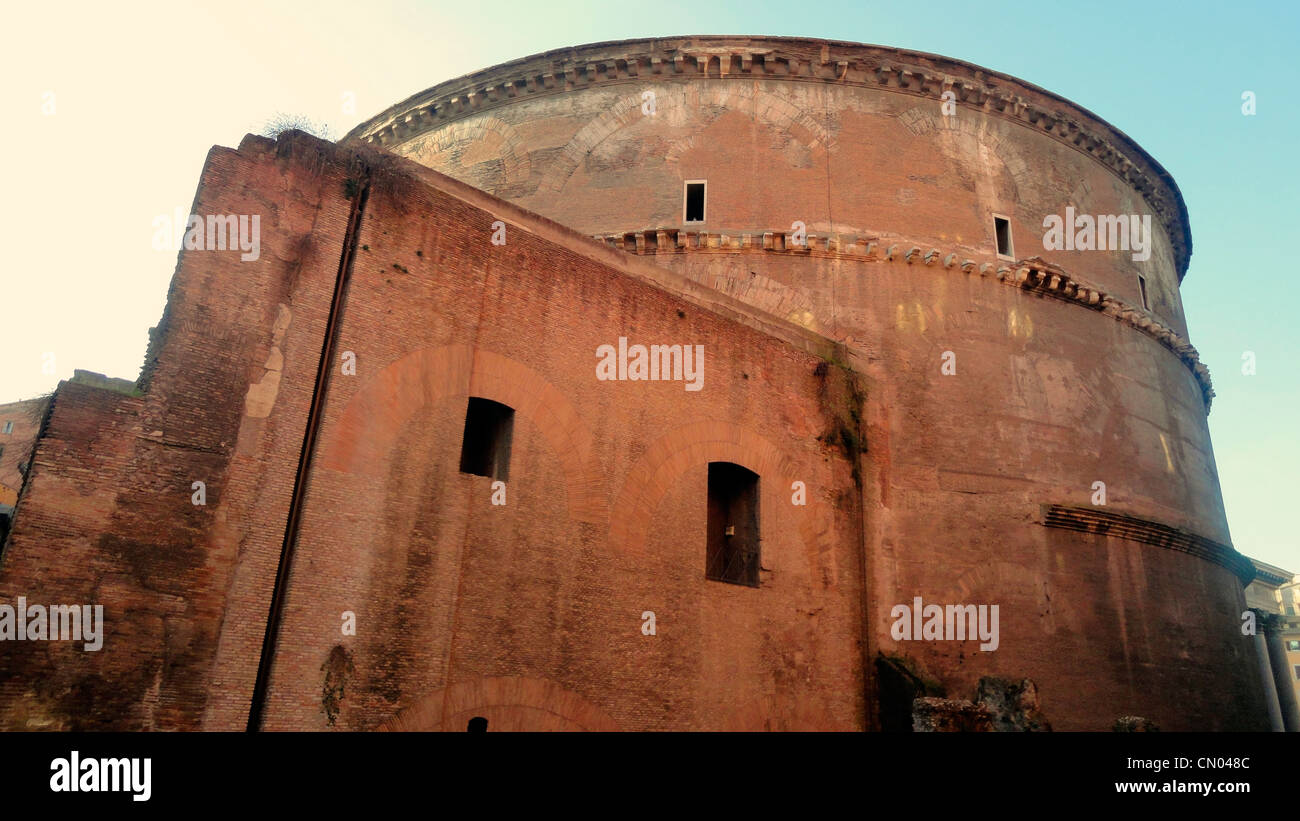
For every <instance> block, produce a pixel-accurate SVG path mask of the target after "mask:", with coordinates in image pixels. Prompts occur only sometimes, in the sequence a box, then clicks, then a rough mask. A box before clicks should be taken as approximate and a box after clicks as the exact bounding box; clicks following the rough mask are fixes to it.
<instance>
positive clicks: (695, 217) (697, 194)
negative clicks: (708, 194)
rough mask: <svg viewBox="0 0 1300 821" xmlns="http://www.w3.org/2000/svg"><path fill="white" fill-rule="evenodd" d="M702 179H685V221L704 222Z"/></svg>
mask: <svg viewBox="0 0 1300 821" xmlns="http://www.w3.org/2000/svg"><path fill="white" fill-rule="evenodd" d="M704 184H705V181H704V180H687V181H686V221H687V222H704Z"/></svg>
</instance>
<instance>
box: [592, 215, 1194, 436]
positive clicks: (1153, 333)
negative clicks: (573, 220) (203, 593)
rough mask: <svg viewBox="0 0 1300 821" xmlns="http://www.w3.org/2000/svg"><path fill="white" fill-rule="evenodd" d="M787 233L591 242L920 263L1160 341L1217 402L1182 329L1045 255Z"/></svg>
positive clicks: (663, 234)
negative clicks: (1002, 255)
mask: <svg viewBox="0 0 1300 821" xmlns="http://www.w3.org/2000/svg"><path fill="white" fill-rule="evenodd" d="M791 237H792V235H791V233H790V232H789V231H780V230H772V231H748V232H746V231H730V232H727V231H713V232H710V231H690V230H683V229H680V228H652V229H647V230H641V231H630V232H626V233H619V234H595V235H593V238H594V239H596V240H599V241H601V242H603V243H605V244H606V245H608V246H610V247H612V248H617V249H620V250H622V251H625V252H628V253H632V254H638V255H646V254H682V253H705V254H708V253H762V254H782V255H790V256H803V257H809V258H828V259H843V260H851V261H858V262H887V263H894V264H905V265H916V266H917V267H918V268H930V269H933V270H934V271H936V272H938V271H950V272H953V273H963V274H967V275H972V276H979V277H981V278H984V279H988V280H990V281H991V282H997V283H1000V284H1002V285H1006V286H1010V287H1013V288H1019V289H1021V290H1024V291H1031V292H1033V293H1035V294H1038V295H1040V296H1043V297H1046V298H1049V299H1057V300H1061V301H1063V302H1068V303H1071V304H1073V305H1077V306H1080V307H1083V308H1087V309H1089V310H1092V311H1096V312H1097V313H1100V314H1104V315H1106V316H1109V317H1111V318H1112V319H1114V320H1115V321H1117V322H1119V323H1120V324H1122V325H1126V326H1128V327H1130V328H1132V329H1133V330H1135V331H1138V332H1139V333H1142V334H1145V335H1146V336H1149V337H1151V338H1152V339H1154V340H1155V341H1157V342H1159V343H1160V344H1161V345H1163V346H1164V347H1165V348H1167V349H1168V350H1169V351H1171V352H1172V353H1173V354H1174V355H1175V356H1177V357H1178V358H1179V360H1181V361H1182V363H1183V364H1184V365H1186V366H1187V368H1188V370H1190V371H1191V373H1192V376H1193V377H1194V378H1195V379H1196V382H1197V384H1198V385H1199V386H1200V389H1201V398H1202V400H1204V402H1205V412H1206V414H1207V415H1208V414H1209V412H1210V405H1211V403H1212V402H1213V400H1214V386H1213V383H1212V382H1211V380H1210V370H1209V368H1207V367H1206V366H1205V365H1204V363H1202V362H1201V360H1200V356H1199V354H1198V353H1197V351H1196V348H1195V347H1193V346H1192V344H1191V343H1190V342H1188V341H1187V340H1186V339H1185V338H1184V337H1183V336H1182V335H1180V334H1179V333H1178V332H1177V331H1175V330H1173V329H1172V328H1170V327H1168V326H1167V325H1165V324H1164V323H1162V322H1160V320H1158V319H1156V318H1155V317H1154V316H1153V315H1152V314H1151V313H1150V312H1148V311H1145V310H1142V309H1140V308H1136V307H1134V306H1132V305H1130V304H1128V303H1127V302H1124V301H1123V300H1121V299H1119V298H1118V297H1114V296H1112V295H1110V294H1108V293H1107V292H1105V291H1104V290H1102V289H1101V288H1098V287H1097V286H1095V285H1092V284H1090V283H1088V282H1086V281H1084V280H1082V279H1080V278H1078V277H1077V276H1075V275H1073V274H1070V273H1068V272H1067V271H1066V270H1065V269H1063V268H1061V267H1060V266H1059V265H1056V264H1054V263H1051V262H1048V261H1046V260H1044V259H1042V258H1041V257H1030V258H1028V259H1023V260H1020V261H1018V262H1015V263H1008V262H1006V261H1003V260H996V259H990V258H988V257H987V256H979V255H972V256H967V254H969V249H967V250H965V251H961V252H959V251H948V252H944V251H941V250H940V249H938V248H926V247H925V246H924V245H921V244H919V243H912V242H909V241H907V240H906V239H900V238H897V237H891V238H888V239H885V240H882V239H881V238H880V237H879V236H877V235H872V236H857V235H842V234H834V235H825V234H816V233H810V234H807V236H806V238H805V242H804V244H799V243H796V242H794V241H793V240H792V238H791Z"/></svg>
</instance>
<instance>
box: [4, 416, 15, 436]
mask: <svg viewBox="0 0 1300 821" xmlns="http://www.w3.org/2000/svg"><path fill="white" fill-rule="evenodd" d="M13 432H14V423H13V420H12V419H6V420H5V433H13Z"/></svg>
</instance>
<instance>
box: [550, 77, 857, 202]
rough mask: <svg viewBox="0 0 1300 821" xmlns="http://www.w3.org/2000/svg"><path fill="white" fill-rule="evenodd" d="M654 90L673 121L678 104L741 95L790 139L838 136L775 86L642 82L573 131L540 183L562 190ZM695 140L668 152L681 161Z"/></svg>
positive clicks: (689, 107)
mask: <svg viewBox="0 0 1300 821" xmlns="http://www.w3.org/2000/svg"><path fill="white" fill-rule="evenodd" d="M646 90H653V91H655V92H656V93H657V94H658V96H657V98H656V101H655V116H656V117H664V118H666V119H667V121H668V122H669V123H670V125H673V124H678V123H675V122H674V121H673V119H672V118H673V115H674V111H673V106H676V107H677V109H678V110H679V111H690V112H692V113H695V112H701V111H708V110H717V111H724V110H729V109H734V108H735V107H736V106H737V105H738V104H739V103H740V101H741V100H743V101H745V102H748V103H750V105H751V107H752V108H751V109H750V110H752V111H753V112H754V113H755V117H756V118H757V117H758V116H760V115H761V116H762V118H763V121H764V122H765V123H767V124H768V125H772V126H775V127H776V128H779V129H780V130H782V131H784V132H785V133H787V134H789V135H790V137H791V139H793V140H794V141H796V142H798V143H800V144H802V145H804V146H806V147H807V148H808V149H809V150H812V151H815V150H817V149H819V148H820V149H824V148H826V147H828V146H829V145H831V143H832V141H833V139H832V136H831V134H830V132H829V131H828V130H827V128H826V126H825V125H824V124H823V123H821V122H820V121H819V120H818V119H817V118H816V117H814V116H812V115H811V114H809V113H808V112H807V111H804V110H803V109H802V108H800V107H799V106H798V105H797V104H796V103H795V102H794V101H793V100H791V99H789V98H787V97H785V96H784V95H781V94H778V93H776V92H774V91H769V90H766V89H760V88H755V87H754V86H750V85H744V84H737V83H726V84H723V83H717V82H698V81H694V82H687V83H681V84H668V85H667V87H665V84H663V83H658V84H655V85H654V86H653V87H652V88H650V89H646V88H644V87H638V88H637V90H636V91H635V92H634V93H632V94H628V95H626V96H624V97H622V98H620V99H619V100H617V101H616V102H614V103H613V104H612V105H610V106H609V107H608V108H606V109H605V111H604V113H602V114H601V115H600V116H599V117H596V118H595V119H593V120H592V121H591V122H589V123H587V124H586V125H584V126H583V127H582V128H580V129H579V130H578V132H577V133H576V134H574V135H573V137H572V139H570V140H569V142H568V143H567V144H566V145H565V146H564V148H563V150H562V151H561V152H559V154H558V155H557V157H556V160H555V162H554V163H553V164H552V165H549V166H548V167H546V168H545V169H544V171H543V179H542V182H541V184H540V187H541V188H543V189H546V190H550V191H560V190H562V189H563V188H564V186H565V185H566V184H567V183H568V181H569V178H570V177H571V176H573V172H574V171H576V170H577V168H578V166H579V165H580V164H581V163H582V161H583V160H584V159H585V158H586V157H587V156H588V155H589V154H590V153H591V152H592V151H593V150H595V148H596V146H598V145H600V144H601V143H603V142H604V141H605V140H607V139H609V137H610V136H611V135H613V134H614V133H615V132H617V131H621V130H622V129H624V128H626V127H627V126H629V125H633V124H637V123H641V122H642V121H644V120H645V119H647V115H645V114H643V113H642V111H641V105H642V103H643V100H642V99H641V94H642V92H644V91H646ZM692 145H694V136H692V135H687V136H684V137H682V138H680V139H678V140H676V141H675V142H673V143H672V144H671V145H670V146H669V148H668V149H667V151H666V152H665V154H664V157H665V159H666V160H668V161H669V162H670V163H676V161H677V157H678V156H679V155H680V154H681V152H682V151H684V150H686V149H688V148H690V147H691V146H692Z"/></svg>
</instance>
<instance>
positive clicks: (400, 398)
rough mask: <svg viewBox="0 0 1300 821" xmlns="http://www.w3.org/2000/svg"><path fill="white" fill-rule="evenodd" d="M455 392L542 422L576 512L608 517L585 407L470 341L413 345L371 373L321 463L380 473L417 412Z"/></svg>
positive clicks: (582, 517) (579, 516)
mask: <svg viewBox="0 0 1300 821" xmlns="http://www.w3.org/2000/svg"><path fill="white" fill-rule="evenodd" d="M449 396H481V397H483V398H485V399H492V400H494V401H497V402H501V403H503V404H506V405H509V406H510V407H512V408H514V409H515V413H516V414H518V415H519V416H522V417H525V418H527V419H528V420H529V422H531V423H532V424H534V425H536V426H537V429H538V430H539V431H540V432H541V434H542V436H543V437H544V438H545V439H546V441H547V443H548V444H549V445H550V447H551V450H552V451H553V452H554V453H555V456H556V458H558V459H559V460H560V462H561V464H563V465H564V472H565V475H566V477H567V481H568V508H569V515H570V516H572V517H573V518H574V519H576V520H577V521H582V522H600V521H603V520H604V518H605V510H606V503H607V500H606V498H605V496H604V495H603V494H602V492H601V489H602V488H603V487H604V486H605V481H604V476H603V474H602V472H601V471H600V468H599V465H598V464H597V461H596V458H595V453H594V450H593V447H592V437H591V432H590V431H589V430H588V429H587V426H586V424H585V423H584V422H583V420H582V418H581V417H580V416H579V415H578V411H577V409H576V408H574V407H573V405H572V404H570V402H569V401H568V400H567V399H566V398H565V397H564V395H563V394H561V393H560V392H559V391H558V390H557V389H556V388H555V386H553V385H551V383H549V382H547V381H546V380H545V379H543V378H542V376H541V375H540V374H538V373H537V372H535V371H533V370H532V369H530V368H528V367H526V366H524V365H522V364H520V363H519V362H516V361H514V360H513V359H509V358H508V357H504V356H501V355H500V354H495V353H491V352H489V351H481V350H480V351H474V350H472V349H471V348H469V347H468V346H466V345H448V346H446V347H442V348H424V349H421V350H418V351H413V352H412V353H409V354H407V355H406V356H404V357H402V358H401V359H399V360H397V361H396V362H393V363H391V364H389V365H388V366H386V367H385V368H384V369H383V370H381V371H380V372H379V373H377V374H376V375H375V376H373V377H371V378H370V379H369V380H368V381H367V382H366V384H365V385H363V386H362V389H361V390H360V391H358V392H357V394H356V395H355V396H353V397H352V399H350V400H349V401H348V403H347V406H346V407H345V408H344V409H343V413H342V414H340V415H339V421H338V423H337V424H336V425H334V426H333V427H332V429H330V430H327V435H326V442H325V445H324V448H323V449H322V453H321V464H322V465H323V466H325V467H326V468H329V469H331V470H337V471H340V472H343V473H351V474H354V475H363V476H373V477H376V478H378V477H379V476H380V475H381V467H382V465H384V464H386V460H385V458H384V457H385V455H386V454H388V453H390V452H391V451H392V449H393V447H394V443H395V442H396V441H397V438H398V436H399V434H400V433H401V430H402V427H403V426H404V425H405V424H406V423H407V421H408V420H409V419H410V418H411V416H412V415H414V414H415V413H416V412H418V411H419V410H420V409H421V408H424V407H427V406H429V405H431V404H433V403H435V402H437V401H439V400H441V399H444V398H446V397H449Z"/></svg>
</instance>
